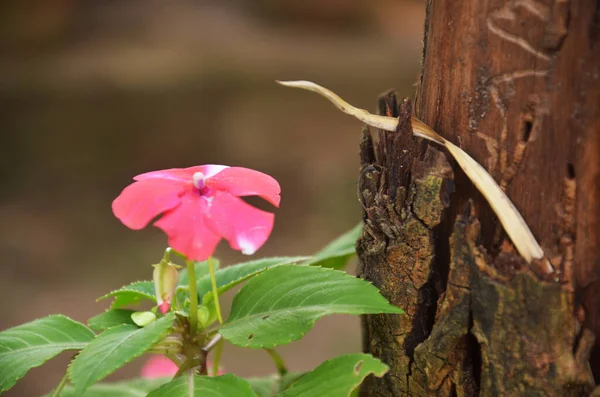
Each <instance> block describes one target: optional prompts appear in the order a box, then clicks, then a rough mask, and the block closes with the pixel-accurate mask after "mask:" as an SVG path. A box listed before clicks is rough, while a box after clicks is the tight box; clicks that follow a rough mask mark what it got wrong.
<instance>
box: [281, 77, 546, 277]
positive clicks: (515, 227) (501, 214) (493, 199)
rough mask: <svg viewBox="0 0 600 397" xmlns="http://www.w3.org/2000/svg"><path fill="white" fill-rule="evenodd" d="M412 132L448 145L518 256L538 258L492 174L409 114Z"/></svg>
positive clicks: (352, 110)
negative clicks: (486, 202)
mask: <svg viewBox="0 0 600 397" xmlns="http://www.w3.org/2000/svg"><path fill="white" fill-rule="evenodd" d="M278 83H279V84H281V85H284V86H286V87H295V88H302V89H305V90H309V91H313V92H316V93H318V94H320V95H322V96H324V97H325V98H327V99H329V100H330V101H331V102H332V103H333V104H334V105H335V106H336V107H337V108H338V109H340V110H341V111H342V112H344V113H346V114H349V115H351V116H354V117H356V118H357V119H359V120H361V121H362V122H364V123H366V124H368V125H370V126H373V127H377V128H381V129H382V130H386V131H396V127H397V125H398V120H397V119H396V118H393V117H386V116H379V115H375V114H371V113H369V112H368V111H366V110H364V109H359V108H357V107H354V106H352V105H350V104H349V103H348V102H346V101H344V100H343V99H342V98H340V97H339V96H338V95H336V94H335V93H333V92H332V91H330V90H328V89H326V88H323V87H321V86H320V85H318V84H315V83H313V82H310V81H278ZM412 127H413V135H414V136H418V137H421V138H424V139H427V140H430V141H433V142H435V143H438V144H440V145H443V146H445V147H446V149H448V152H450V154H451V155H452V156H453V157H454V159H455V160H456V162H457V163H458V165H459V166H460V167H461V168H462V169H463V171H464V172H465V174H466V175H467V176H468V177H469V179H471V181H472V182H473V184H474V185H475V187H476V188H477V189H478V190H479V191H480V192H481V193H482V194H483V196H484V197H485V198H486V200H487V201H488V202H489V203H490V206H491V207H492V209H493V210H494V212H495V213H496V215H497V216H498V219H499V220H500V223H502V226H504V229H505V230H506V233H507V234H508V236H509V237H510V239H511V240H512V242H513V244H514V245H515V247H516V248H517V250H518V251H519V253H520V254H521V256H522V257H523V258H524V259H525V260H526V261H527V263H530V262H531V261H532V260H533V259H541V258H543V256H544V251H543V250H542V248H541V247H540V245H539V244H538V242H537V241H536V239H535V237H534V236H533V233H531V230H530V229H529V227H528V226H527V223H525V220H524V219H523V217H522V216H521V214H520V213H519V211H518V210H517V209H516V208H515V206H514V204H513V203H512V202H511V201H510V199H509V198H508V196H507V195H506V194H505V193H504V192H503V191H502V189H500V186H498V184H497V183H496V181H495V180H494V178H492V176H491V175H490V174H489V173H488V172H487V171H486V170H485V168H483V167H482V166H481V165H480V164H479V163H477V162H476V161H475V160H473V158H472V157H471V156H469V155H468V154H467V153H465V152H464V151H463V150H462V149H461V148H459V147H458V146H456V145H454V144H453V143H452V142H449V141H447V140H446V139H444V138H443V137H441V136H440V135H439V134H438V133H436V132H435V131H434V130H433V129H431V128H430V127H429V126H427V125H426V124H425V123H423V122H422V121H421V120H419V119H417V118H416V117H414V116H413V117H412ZM544 264H545V268H544V269H543V270H544V271H546V272H548V273H551V272H552V271H553V269H552V267H551V265H550V263H549V262H548V261H544Z"/></svg>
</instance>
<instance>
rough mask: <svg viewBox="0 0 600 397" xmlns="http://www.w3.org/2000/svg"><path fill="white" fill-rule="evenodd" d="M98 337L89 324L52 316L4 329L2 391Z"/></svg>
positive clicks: (0, 360)
mask: <svg viewBox="0 0 600 397" xmlns="http://www.w3.org/2000/svg"><path fill="white" fill-rule="evenodd" d="M92 339H94V333H93V332H92V331H91V330H90V329H89V328H88V327H86V326H85V325H83V324H81V323H78V322H76V321H73V320H71V319H70V318H68V317H65V316H62V315H52V316H48V317H44V318H41V319H39V320H35V321H32V322H29V323H27V324H22V325H18V326H16V327H14V328H9V329H7V330H4V331H2V332H0V393H1V392H4V391H6V390H8V389H10V388H11V387H13V386H14V385H15V383H17V381H18V380H19V379H21V378H22V377H23V376H25V374H26V373H27V371H29V370H30V369H31V368H34V367H39V366H40V365H42V364H43V363H45V362H46V361H48V360H50V359H51V358H53V357H54V356H56V355H57V354H59V353H61V352H63V351H65V350H79V349H83V348H84V347H85V345H86V344H87V343H88V342H89V341H91V340H92Z"/></svg>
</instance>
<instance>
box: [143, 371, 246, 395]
mask: <svg viewBox="0 0 600 397" xmlns="http://www.w3.org/2000/svg"><path fill="white" fill-rule="evenodd" d="M190 396H202V397H255V396H256V394H255V393H254V392H253V391H252V389H251V388H250V385H249V384H248V382H246V381H245V380H244V379H242V378H238V377H237V376H234V375H231V374H228V375H223V376H217V377H209V376H194V390H193V394H192V393H190V392H189V390H188V379H187V376H180V377H179V378H177V379H174V380H173V381H171V382H169V383H167V384H165V385H163V386H161V387H160V388H158V389H157V390H155V391H153V392H152V393H150V394H148V397H190Z"/></svg>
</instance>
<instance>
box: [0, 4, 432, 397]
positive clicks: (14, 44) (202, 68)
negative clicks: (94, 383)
mask: <svg viewBox="0 0 600 397" xmlns="http://www.w3.org/2000/svg"><path fill="white" fill-rule="evenodd" d="M424 3H425V2H424V1H422V0H304V1H277V0H232V1H229V2H223V1H201V0H196V1H189V0H188V1H186V0H182V1H178V2H165V1H158V0H133V1H117V0H102V1H98V0H53V1H47V0H30V1H26V2H19V1H12V2H10V1H9V2H2V5H0V123H1V124H0V131H1V133H0V147H1V150H2V155H1V156H0V162H1V167H0V183H1V188H0V217H1V222H0V256H1V258H2V262H1V265H0V302H2V303H1V306H0V307H1V316H0V329H4V328H8V327H11V326H15V325H17V324H20V323H23V322H26V321H30V320H33V319H35V318H39V317H43V316H46V315H48V314H51V313H64V314H66V315H68V316H70V317H72V318H74V319H76V320H79V321H85V320H86V319H87V318H89V317H91V316H92V315H94V314H97V313H99V312H101V311H103V310H104V309H105V308H106V307H107V305H108V302H106V301H103V302H97V303H96V302H95V299H96V298H97V297H99V296H101V295H103V294H104V293H106V292H108V291H109V290H112V289H116V288H118V287H120V286H122V285H125V284H128V283H130V282H132V281H134V280H143V279H150V278H151V271H152V268H151V267H150V266H149V265H150V264H152V263H156V262H157V261H158V260H159V259H160V258H161V256H162V252H163V250H164V248H165V246H166V237H165V236H164V234H163V233H162V232H161V231H160V230H158V229H156V228H152V227H148V228H147V229H145V230H143V231H139V232H133V231H131V230H128V229H127V228H125V227H124V226H123V225H122V224H121V223H120V222H119V221H118V220H117V219H115V218H114V217H113V215H112V213H111V209H110V204H111V202H112V200H113V199H114V198H115V197H116V196H117V195H118V194H119V193H120V192H121V190H122V189H123V188H124V187H125V186H126V185H128V184H129V183H130V182H131V178H132V177H133V176H134V175H136V174H139V173H142V172H146V171H150V170H155V169H162V168H172V167H187V166H192V165H198V164H206V163H216V164H228V165H240V166H246V167H250V168H254V169H257V170H260V171H263V172H266V173H268V174H271V175H273V176H274V177H275V178H276V179H278V180H279V181H280V183H281V186H282V191H283V194H282V205H281V208H280V209H278V210H277V211H276V223H275V229H274V231H273V234H272V237H271V238H270V240H269V242H268V243H267V244H266V245H265V246H264V247H263V248H262V249H261V250H260V251H259V252H258V254H257V256H271V255H304V254H310V253H312V252H314V251H316V250H318V249H319V248H321V247H322V246H323V245H324V244H326V243H327V242H328V241H329V240H330V239H332V238H334V237H336V236H337V235H339V234H341V233H342V232H344V231H346V230H348V229H349V228H351V227H352V226H354V225H355V224H356V223H357V222H358V221H359V219H360V207H359V204H358V202H357V199H356V183H355V180H356V178H357V172H358V142H359V132H360V129H361V125H360V123H358V122H356V121H354V120H353V119H351V118H350V117H348V116H345V115H343V114H342V113H340V112H339V111H337V110H335V109H334V108H333V106H332V105H330V104H329V103H327V102H326V101H325V100H324V99H322V98H320V97H318V96H317V95H315V94H311V93H307V92H304V91H299V90H292V89H289V88H284V87H280V86H278V85H276V84H275V83H274V80H276V79H279V80H300V79H305V80H313V81H315V82H318V83H319V84H321V85H324V86H326V87H328V88H331V89H333V90H334V91H335V92H337V93H338V94H340V95H341V96H342V97H344V98H345V99H347V100H348V101H350V102H351V103H353V104H355V105H357V106H359V107H363V108H367V109H371V110H374V109H375V104H376V98H377V96H378V95H379V94H381V93H382V92H383V91H385V90H387V89H390V88H394V89H396V90H397V91H398V92H399V94H400V96H401V97H407V96H412V95H413V93H414V83H415V82H416V81H417V78H418V74H419V67H420V57H421V45H422V32H423V23H424V15H425V6H424ZM263 208H267V207H263ZM217 257H219V258H220V259H221V261H222V263H224V264H233V263H236V262H239V261H243V260H246V259H248V258H247V257H243V256H242V255H239V254H238V253H237V252H233V251H232V250H231V249H229V248H228V246H227V244H226V243H222V244H221V245H220V246H219V248H218V252H217ZM351 270H352V269H351ZM230 299H231V298H230V297H228V298H225V299H224V300H225V301H226V302H228V301H230ZM360 349H361V346H360V330H359V320H358V318H350V317H347V316H336V317H330V318H325V319H323V320H321V321H319V322H318V323H317V325H316V326H315V328H314V330H313V331H311V332H310V334H309V335H308V336H307V337H306V338H304V339H303V340H302V341H299V342H295V343H292V344H290V345H288V346H284V347H282V348H280V349H279V351H280V352H281V353H282V355H284V357H285V358H286V359H287V362H288V365H289V367H290V369H292V370H309V369H311V368H314V367H315V366H317V365H318V364H319V363H321V362H322V361H324V360H326V359H328V358H331V357H333V356H336V355H339V354H343V353H348V352H357V351H360ZM71 355H72V354H63V355H61V356H59V357H57V358H56V359H54V360H52V361H51V362H49V363H48V364H47V365H45V366H44V367H42V368H41V369H35V370H32V371H31V372H30V373H29V374H28V375H27V377H26V378H25V379H24V380H23V381H21V382H20V383H19V384H18V385H17V386H16V387H14V388H13V389H12V390H11V391H9V392H8V393H6V394H5V395H6V396H37V395H40V394H43V393H45V392H47V391H49V390H50V389H51V388H53V387H54V386H55V385H56V384H57V383H58V381H59V379H60V378H61V377H62V375H63V373H64V371H65V368H66V365H67V363H68V360H69V358H70V357H71ZM142 363H143V359H140V360H137V361H135V362H133V363H132V364H130V365H128V366H127V367H126V368H124V369H122V370H120V371H119V372H118V373H117V374H115V375H113V376H111V377H110V378H109V379H111V380H115V379H121V378H125V377H129V376H135V375H136V374H137V373H138V371H139V368H140V366H141V364H142ZM223 365H224V366H225V368H226V370H227V371H230V372H234V373H236V374H239V375H242V376H259V375H265V374H269V373H272V372H273V371H274V368H273V366H272V364H271V362H270V361H269V359H268V357H267V355H266V354H265V353H263V352H261V351H248V350H242V349H237V348H234V347H232V346H231V345H226V347H225V350H224V358H223Z"/></svg>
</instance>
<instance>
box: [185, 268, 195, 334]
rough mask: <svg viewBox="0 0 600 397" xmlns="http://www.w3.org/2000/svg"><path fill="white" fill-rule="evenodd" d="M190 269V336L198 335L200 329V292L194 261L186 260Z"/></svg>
mask: <svg viewBox="0 0 600 397" xmlns="http://www.w3.org/2000/svg"><path fill="white" fill-rule="evenodd" d="M185 263H186V264H187V269H188V283H189V286H190V317H189V322H190V334H191V335H192V336H194V335H196V331H197V329H198V292H197V290H196V270H195V268H194V261H188V260H186V261H185Z"/></svg>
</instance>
